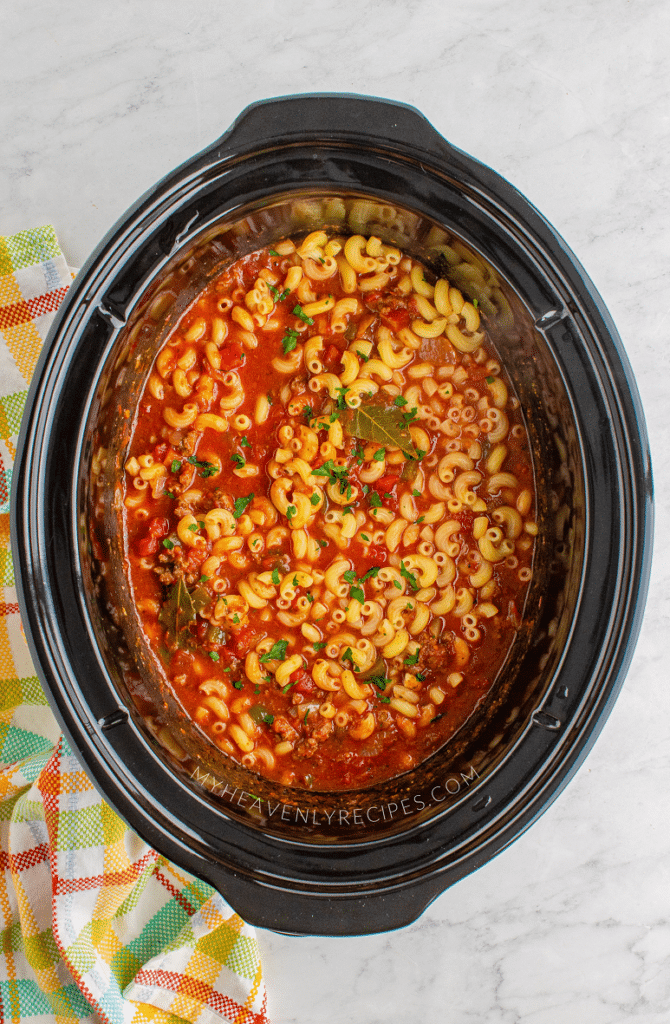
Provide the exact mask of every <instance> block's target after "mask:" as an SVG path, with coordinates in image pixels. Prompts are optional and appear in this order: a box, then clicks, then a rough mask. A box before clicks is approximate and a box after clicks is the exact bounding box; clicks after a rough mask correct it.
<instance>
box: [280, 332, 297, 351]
mask: <svg viewBox="0 0 670 1024" xmlns="http://www.w3.org/2000/svg"><path fill="white" fill-rule="evenodd" d="M281 343H282V348H283V350H284V355H285V356H287V355H288V354H289V352H292V351H293V349H294V348H295V347H296V345H297V344H298V332H297V331H294V330H292V329H291V328H289V329H288V330H287V331H286V334H285V335H284V337H283V338H282V340H281Z"/></svg>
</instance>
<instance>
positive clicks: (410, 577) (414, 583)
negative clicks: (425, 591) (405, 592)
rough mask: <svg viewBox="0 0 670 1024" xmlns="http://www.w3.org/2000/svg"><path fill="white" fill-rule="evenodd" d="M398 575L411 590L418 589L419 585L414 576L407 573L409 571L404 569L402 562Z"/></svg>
mask: <svg viewBox="0 0 670 1024" xmlns="http://www.w3.org/2000/svg"><path fill="white" fill-rule="evenodd" d="M400 575H401V576H403V577H404V578H405V579H406V580H407V582H408V583H409V585H410V586H411V588H412V590H418V589H419V584H418V583H417V581H416V576H414V574H413V573H411V572H410V571H409V569H406V568H405V563H404V562H401V563H400Z"/></svg>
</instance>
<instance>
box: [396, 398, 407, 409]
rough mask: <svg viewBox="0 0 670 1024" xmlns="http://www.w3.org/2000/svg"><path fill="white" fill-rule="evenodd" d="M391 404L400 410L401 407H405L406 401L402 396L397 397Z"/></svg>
mask: <svg viewBox="0 0 670 1024" xmlns="http://www.w3.org/2000/svg"><path fill="white" fill-rule="evenodd" d="M393 404H394V405H397V406H398V407H399V408H400V407H402V406H403V405H407V399H406V398H403V397H402V395H398V396H397V397H396V398H394V399H393Z"/></svg>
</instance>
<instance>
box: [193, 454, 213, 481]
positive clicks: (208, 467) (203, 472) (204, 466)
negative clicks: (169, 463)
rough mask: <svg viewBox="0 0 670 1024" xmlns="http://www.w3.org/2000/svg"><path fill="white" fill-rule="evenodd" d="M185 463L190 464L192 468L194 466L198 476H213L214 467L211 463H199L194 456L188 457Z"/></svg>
mask: <svg viewBox="0 0 670 1024" xmlns="http://www.w3.org/2000/svg"><path fill="white" fill-rule="evenodd" d="M186 461H187V462H190V463H191V465H192V466H196V467H197V468H198V469H199V470H200V476H203V477H208V476H214V474H215V473H216V466H215V465H214V463H213V462H200V461H199V460H198V459H196V457H195V455H189V457H188V459H187V460H186Z"/></svg>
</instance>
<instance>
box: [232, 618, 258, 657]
mask: <svg viewBox="0 0 670 1024" xmlns="http://www.w3.org/2000/svg"><path fill="white" fill-rule="evenodd" d="M255 639H256V633H255V632H254V630H253V629H252V628H251V626H242V629H240V630H238V632H237V633H236V634H235V636H234V637H233V638H232V645H233V648H234V650H235V654H236V655H237V656H238V658H241V657H242V656H243V655H245V654H248V652H249V650H250V648H251V645H252V643H253V642H254V640H255Z"/></svg>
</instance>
